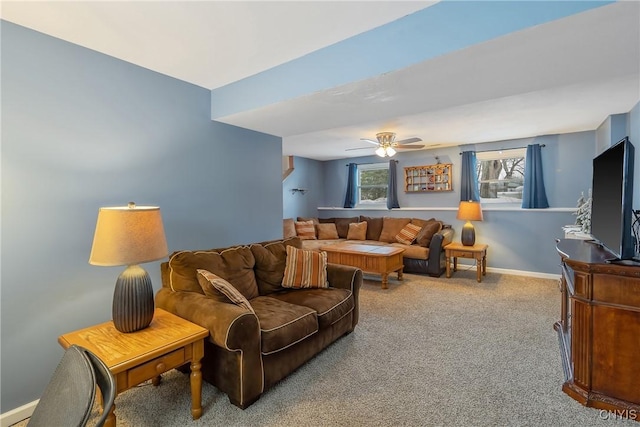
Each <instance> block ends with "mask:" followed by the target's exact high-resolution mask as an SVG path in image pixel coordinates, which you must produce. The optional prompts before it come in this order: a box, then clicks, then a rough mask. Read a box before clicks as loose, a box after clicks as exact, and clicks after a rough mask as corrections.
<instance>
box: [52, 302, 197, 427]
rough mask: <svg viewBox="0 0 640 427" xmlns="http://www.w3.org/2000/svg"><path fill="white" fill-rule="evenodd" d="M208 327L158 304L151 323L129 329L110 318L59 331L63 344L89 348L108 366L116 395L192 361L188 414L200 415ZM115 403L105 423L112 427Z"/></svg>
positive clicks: (157, 382)
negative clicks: (86, 325) (192, 321)
mask: <svg viewBox="0 0 640 427" xmlns="http://www.w3.org/2000/svg"><path fill="white" fill-rule="evenodd" d="M208 335H209V331H208V330H207V329H205V328H203V327H201V326H198V325H196V324H193V323H191V322H189V321H187V320H185V319H183V318H181V317H178V316H175V315H173V314H171V313H169V312H167V311H164V310H162V309H159V308H157V309H156V311H155V314H154V316H153V321H152V322H151V324H150V325H149V326H148V327H147V328H145V329H142V330H140V331H136V332H132V333H128V334H125V333H122V332H119V331H118V330H117V329H116V328H115V326H114V325H113V322H111V321H109V322H106V323H102V324H99V325H96V326H91V327H89V328H85V329H81V330H79V331H75V332H69V333H67V334H64V335H61V336H60V337H59V338H58V342H59V343H60V345H61V346H62V347H64V348H69V347H70V346H71V345H72V344H76V345H79V346H81V347H84V348H86V349H89V350H91V351H92V352H93V353H95V355H96V356H98V357H99V358H100V359H102V361H103V362H104V363H105V364H106V365H107V366H108V367H109V370H110V371H111V373H112V374H113V376H114V377H115V379H116V395H118V394H120V393H122V392H123V391H125V390H128V389H130V388H131V387H135V386H136V385H138V384H140V383H142V382H144V381H147V380H150V379H151V380H153V385H158V384H160V374H162V373H164V372H167V371H169V370H171V369H173V368H177V367H179V366H182V365H184V364H185V363H187V362H191V415H192V416H193V419H194V420H195V419H198V418H200V415H202V404H201V399H202V373H201V372H200V359H202V356H204V339H205V338H206V337H207V336H208ZM114 409H115V405H113V408H112V410H111V413H110V414H109V417H108V418H107V421H106V422H105V426H109V427H115V425H116V416H115V413H114Z"/></svg>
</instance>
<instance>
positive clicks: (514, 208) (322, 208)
mask: <svg viewBox="0 0 640 427" xmlns="http://www.w3.org/2000/svg"><path fill="white" fill-rule="evenodd" d="M576 209H577V208H575V207H571V208H545V209H522V208H521V207H519V206H496V205H493V206H492V205H491V204H490V205H488V206H485V205H482V211H483V212H485V211H501V212H508V211H511V212H575V211H576ZM318 210H319V211H390V210H393V211H454V212H457V211H458V207H457V206H456V207H424V208H413V207H412V208H394V209H387V207H386V206H384V207H372V206H367V207H355V208H341V207H337V206H334V207H332V206H320V207H318Z"/></svg>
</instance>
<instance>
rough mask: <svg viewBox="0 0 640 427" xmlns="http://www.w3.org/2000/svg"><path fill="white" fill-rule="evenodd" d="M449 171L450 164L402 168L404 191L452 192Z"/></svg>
mask: <svg viewBox="0 0 640 427" xmlns="http://www.w3.org/2000/svg"><path fill="white" fill-rule="evenodd" d="M451 169H452V164H451V163H438V164H435V165H425V166H411V167H407V168H404V191H405V193H432V192H436V191H453V181H452V179H451Z"/></svg>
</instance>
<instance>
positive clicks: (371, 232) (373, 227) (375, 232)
mask: <svg viewBox="0 0 640 427" xmlns="http://www.w3.org/2000/svg"><path fill="white" fill-rule="evenodd" d="M360 221H367V240H380V233H382V221H383V218H382V217H379V218H374V217H371V216H362V215H360Z"/></svg>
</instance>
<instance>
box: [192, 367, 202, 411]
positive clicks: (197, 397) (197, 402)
mask: <svg viewBox="0 0 640 427" xmlns="http://www.w3.org/2000/svg"><path fill="white" fill-rule="evenodd" d="M201 367H202V364H201V363H200V360H198V361H194V362H191V381H190V382H191V416H192V417H193V419H194V420H197V419H198V418H200V416H201V415H202V372H200V368H201Z"/></svg>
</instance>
